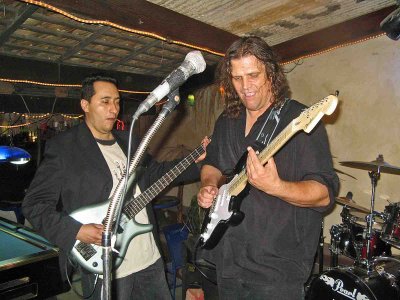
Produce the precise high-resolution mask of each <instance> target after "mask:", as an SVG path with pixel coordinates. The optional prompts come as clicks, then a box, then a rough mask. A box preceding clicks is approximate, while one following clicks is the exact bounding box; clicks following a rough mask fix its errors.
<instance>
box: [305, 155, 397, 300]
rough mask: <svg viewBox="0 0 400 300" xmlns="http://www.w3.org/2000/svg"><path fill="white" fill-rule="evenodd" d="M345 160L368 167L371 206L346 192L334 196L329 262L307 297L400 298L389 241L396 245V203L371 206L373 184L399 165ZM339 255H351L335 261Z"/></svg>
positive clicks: (373, 195) (394, 246) (351, 166)
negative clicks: (337, 218)
mask: <svg viewBox="0 0 400 300" xmlns="http://www.w3.org/2000/svg"><path fill="white" fill-rule="evenodd" d="M340 164H341V165H343V166H346V167H350V168H356V169H361V170H367V171H369V172H368V174H369V177H370V179H371V186H372V194H371V204H370V207H369V208H366V207H363V206H361V205H358V204H356V203H355V202H354V201H352V199H351V196H352V194H351V193H350V192H349V193H348V194H347V196H346V197H338V198H336V202H337V203H339V204H341V205H343V209H342V212H341V217H342V223H341V224H337V225H333V226H332V227H331V230H330V234H331V245H330V252H331V267H330V268H328V270H327V271H325V272H323V271H322V269H321V268H320V274H318V275H317V276H316V277H315V278H314V279H313V280H312V281H311V283H310V284H309V286H308V289H307V294H306V299H307V300H317V299H318V300H319V299H335V300H339V299H346V300H348V299H353V300H368V299H371V300H372V299H375V300H383V299H385V300H388V299H400V259H399V258H398V257H396V256H392V247H393V248H397V249H400V203H390V204H389V205H387V206H386V207H385V209H384V211H383V212H378V211H375V210H374V207H375V189H376V186H377V183H378V180H379V178H380V174H381V173H388V174H394V175H400V167H396V166H393V165H391V164H388V163H386V162H385V161H384V159H383V156H382V155H379V156H378V158H377V159H376V160H375V161H371V162H361V161H346V162H341V163H340ZM339 255H343V256H345V257H347V258H350V261H351V264H350V266H343V265H339V264H338V257H339Z"/></svg>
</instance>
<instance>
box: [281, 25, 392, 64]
mask: <svg viewBox="0 0 400 300" xmlns="http://www.w3.org/2000/svg"><path fill="white" fill-rule="evenodd" d="M383 35H385V33H378V34H376V35H372V36H369V37H365V38H362V39H360V40H357V41H352V42H348V43H344V44H340V45H336V46H333V47H330V48H327V49H324V50H321V51H318V52H315V53H311V54H307V55H303V56H300V57H298V58H295V59H291V60H289V61H285V62H282V63H281V64H282V65H287V64H291V63H294V62H297V61H299V60H302V59H307V58H310V57H313V56H317V55H321V54H325V53H327V52H331V51H333V50H336V49H339V48H343V47H348V46H353V45H356V44H359V43H363V42H366V41H369V40H372V39H376V38H378V37H381V36H383Z"/></svg>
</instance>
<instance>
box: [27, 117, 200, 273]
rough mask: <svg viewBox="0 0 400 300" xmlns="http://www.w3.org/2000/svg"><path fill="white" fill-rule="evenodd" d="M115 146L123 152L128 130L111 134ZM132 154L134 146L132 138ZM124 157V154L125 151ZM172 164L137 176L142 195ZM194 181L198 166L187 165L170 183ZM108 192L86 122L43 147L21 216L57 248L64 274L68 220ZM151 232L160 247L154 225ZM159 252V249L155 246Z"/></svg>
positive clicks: (72, 231)
mask: <svg viewBox="0 0 400 300" xmlns="http://www.w3.org/2000/svg"><path fill="white" fill-rule="evenodd" d="M113 135H114V137H115V138H116V140H117V142H118V144H119V146H120V147H121V149H122V150H123V151H124V152H125V151H126V149H127V143H128V134H127V132H120V131H113ZM133 143H134V145H132V149H133V151H132V152H133V153H134V151H135V150H136V148H137V146H138V141H137V140H135V141H134V142H133ZM125 154H126V153H125ZM175 163H176V161H171V162H165V163H157V162H155V161H151V162H150V163H149V165H148V167H147V171H146V172H145V173H144V174H143V175H142V176H141V177H140V179H139V186H140V188H141V191H144V190H145V189H146V188H147V187H148V186H149V185H150V184H151V183H152V182H154V181H156V180H157V179H158V178H160V177H161V176H162V175H163V174H165V173H166V172H167V171H168V170H169V169H171V168H172V167H173V166H174V165H175ZM185 177H186V178H189V179H188V180H196V179H198V177H199V171H198V168H197V166H195V165H193V166H191V167H190V168H189V169H188V170H187V171H186V172H184V173H183V175H181V176H180V177H178V178H177V179H176V180H175V182H180V181H182V180H185V179H186V178H185ZM111 189H112V175H111V172H110V170H109V168H108V166H107V163H106V161H105V159H104V157H103V155H102V153H101V151H100V149H99V147H98V145H97V142H96V140H95V139H94V137H93V135H92V133H91V132H90V130H89V128H88V127H87V125H86V123H82V124H80V125H78V126H76V127H73V128H71V129H70V130H68V131H66V132H64V133H61V134H59V135H57V136H56V137H54V138H52V139H51V140H49V141H48V142H47V144H46V150H45V154H44V159H43V161H42V162H41V164H40V166H39V168H38V170H37V172H36V174H35V177H34V179H33V181H32V182H31V185H30V187H29V189H28V192H27V194H26V196H25V199H24V201H23V203H22V209H23V214H24V215H25V216H26V218H27V219H28V220H29V222H30V223H31V224H32V226H33V228H34V229H35V230H37V231H38V232H39V233H40V234H41V235H43V236H44V237H45V238H47V239H48V240H49V241H51V242H52V243H54V244H55V245H57V246H58V247H59V248H60V249H61V255H60V265H61V269H62V270H63V272H62V274H63V276H64V274H65V269H64V268H63V267H64V266H65V262H66V254H67V253H69V252H70V251H71V249H72V247H73V246H74V244H75V241H76V235H77V233H78V231H79V229H80V227H81V225H82V224H81V223H79V222H78V221H76V220H75V219H73V218H72V217H70V216H69V214H70V213H71V212H73V211H74V210H76V209H78V208H80V207H84V206H87V205H90V204H95V203H101V202H104V201H106V200H107V199H108V197H109V195H110V192H111ZM146 208H147V214H148V216H149V221H150V223H152V224H155V218H154V213H153V210H152V207H151V205H147V207H146ZM153 228H154V229H153V234H154V237H155V240H156V241H157V244H158V246H159V239H158V234H157V228H156V226H153ZM159 249H160V247H159Z"/></svg>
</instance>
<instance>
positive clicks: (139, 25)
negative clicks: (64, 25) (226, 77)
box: [41, 0, 238, 53]
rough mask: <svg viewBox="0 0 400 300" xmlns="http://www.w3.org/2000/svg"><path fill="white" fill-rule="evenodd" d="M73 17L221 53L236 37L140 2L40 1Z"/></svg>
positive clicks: (98, 0)
mask: <svg viewBox="0 0 400 300" xmlns="http://www.w3.org/2000/svg"><path fill="white" fill-rule="evenodd" d="M41 2H43V3H46V4H48V5H52V6H54V7H57V8H59V9H62V10H65V11H66V12H69V13H71V14H74V15H76V16H82V15H83V16H85V17H86V18H89V19H94V20H107V21H109V22H113V23H116V24H119V25H122V26H125V27H128V28H132V29H136V30H140V31H145V32H150V33H153V34H157V35H160V36H163V37H165V38H166V39H167V40H168V41H181V42H184V43H187V44H191V45H195V46H199V47H202V48H206V49H209V50H212V51H216V52H221V53H224V52H225V50H226V49H227V47H228V46H229V45H230V44H231V43H232V42H233V41H234V40H236V39H237V38H238V36H237V35H234V34H231V33H229V32H226V31H224V30H222V29H218V28H216V27H213V26H211V25H208V24H205V23H203V22H200V21H197V20H195V19H192V18H189V17H187V16H184V15H181V14H179V13H177V12H174V11H171V10H169V9H166V8H164V7H161V6H158V5H155V4H153V3H150V2H147V1H144V0H113V1H102V0H85V1H76V0H42V1H41Z"/></svg>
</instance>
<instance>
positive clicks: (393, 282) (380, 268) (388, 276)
mask: <svg viewBox="0 0 400 300" xmlns="http://www.w3.org/2000/svg"><path fill="white" fill-rule="evenodd" d="M386 261H390V262H395V263H397V270H398V267H399V266H400V260H399V259H397V258H394V257H386V256H381V257H377V258H375V259H374V260H373V261H372V265H373V266H374V269H375V271H376V272H377V273H378V274H379V275H381V276H383V277H385V278H386V279H387V280H388V281H389V282H390V285H391V286H393V287H396V288H398V279H399V278H397V277H396V275H395V274H392V273H389V272H386V270H385V267H384V266H382V265H378V263H380V262H386ZM398 272H399V271H397V273H398Z"/></svg>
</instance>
